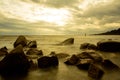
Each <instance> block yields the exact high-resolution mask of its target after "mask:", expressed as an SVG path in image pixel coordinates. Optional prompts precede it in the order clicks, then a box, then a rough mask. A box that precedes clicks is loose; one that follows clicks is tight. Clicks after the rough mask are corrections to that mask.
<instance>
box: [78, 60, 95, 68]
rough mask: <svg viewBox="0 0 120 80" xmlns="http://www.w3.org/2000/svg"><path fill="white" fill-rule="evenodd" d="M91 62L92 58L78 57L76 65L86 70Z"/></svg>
mask: <svg viewBox="0 0 120 80" xmlns="http://www.w3.org/2000/svg"><path fill="white" fill-rule="evenodd" d="M91 63H93V60H92V59H80V60H79V61H78V62H77V64H76V66H77V67H78V68H79V69H84V70H88V69H89V66H90V64H91Z"/></svg>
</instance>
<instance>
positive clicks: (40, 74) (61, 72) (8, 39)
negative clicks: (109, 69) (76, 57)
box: [0, 35, 120, 80]
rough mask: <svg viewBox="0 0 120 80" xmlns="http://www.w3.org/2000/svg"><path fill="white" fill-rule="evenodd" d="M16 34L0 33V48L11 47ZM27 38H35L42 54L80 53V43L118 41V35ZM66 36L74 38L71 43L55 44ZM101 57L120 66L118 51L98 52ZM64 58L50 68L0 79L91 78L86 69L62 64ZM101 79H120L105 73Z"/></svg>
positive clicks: (58, 79)
mask: <svg viewBox="0 0 120 80" xmlns="http://www.w3.org/2000/svg"><path fill="white" fill-rule="evenodd" d="M17 37H18V36H17V35H10V36H8V35H2V36H0V48H1V47H4V46H6V47H7V48H8V51H11V50H12V49H13V43H14V42H15V40H16V39H17ZM25 37H26V38H27V39H28V40H36V41H37V48H38V49H39V50H42V51H43V54H44V55H48V54H50V53H51V52H52V51H54V52H56V53H67V54H69V55H72V54H78V53H81V52H82V51H83V50H80V45H81V44H82V43H92V44H95V45H96V44H97V42H99V41H102V40H115V41H120V36H119V35H90V36H79V35H25ZM68 38H74V44H73V45H65V46H63V45H61V46H60V45H55V44H58V43H60V42H62V41H64V40H66V39H68ZM99 53H100V54H101V55H102V56H103V57H105V58H108V59H110V60H112V61H113V62H114V63H115V64H117V65H118V66H119V67H120V62H119V61H120V53H119V52H117V53H113V52H111V53H108V52H99ZM64 60H65V59H60V60H59V66H58V68H50V69H46V70H41V69H36V70H32V71H30V72H29V73H28V75H27V76H25V77H21V78H16V77H14V78H13V77H12V78H3V77H0V80H91V79H90V78H89V77H88V74H87V71H84V70H80V69H78V68H77V67H75V66H67V65H65V64H64ZM101 80H120V76H119V74H118V73H117V72H116V73H107V74H104V75H103V77H102V79H101Z"/></svg>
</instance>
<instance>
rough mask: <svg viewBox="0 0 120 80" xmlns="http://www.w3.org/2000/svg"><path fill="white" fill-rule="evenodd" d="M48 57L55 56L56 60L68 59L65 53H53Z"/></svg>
mask: <svg viewBox="0 0 120 80" xmlns="http://www.w3.org/2000/svg"><path fill="white" fill-rule="evenodd" d="M50 55H54V56H57V58H65V57H68V56H69V55H68V54H66V53H55V52H54V51H53V52H51V53H50Z"/></svg>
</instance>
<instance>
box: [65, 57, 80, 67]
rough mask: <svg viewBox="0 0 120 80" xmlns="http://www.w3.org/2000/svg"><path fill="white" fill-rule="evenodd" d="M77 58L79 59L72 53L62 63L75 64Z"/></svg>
mask: <svg viewBox="0 0 120 80" xmlns="http://www.w3.org/2000/svg"><path fill="white" fill-rule="evenodd" d="M78 60H79V58H78V57H77V56H76V55H72V56H71V57H70V58H68V59H67V60H66V61H65V62H64V63H65V64H67V65H75V64H77V62H78Z"/></svg>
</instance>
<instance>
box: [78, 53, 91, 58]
mask: <svg viewBox="0 0 120 80" xmlns="http://www.w3.org/2000/svg"><path fill="white" fill-rule="evenodd" d="M77 57H78V58H79V59H91V56H90V55H89V52H82V53H80V54H77Z"/></svg>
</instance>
